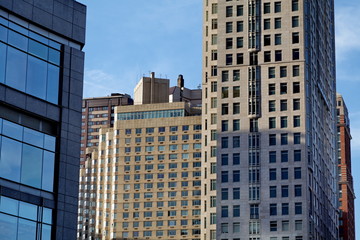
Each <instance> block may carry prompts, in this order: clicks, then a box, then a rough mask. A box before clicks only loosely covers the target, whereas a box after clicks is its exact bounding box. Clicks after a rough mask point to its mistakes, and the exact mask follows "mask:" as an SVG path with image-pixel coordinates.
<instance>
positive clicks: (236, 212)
mask: <svg viewBox="0 0 360 240" xmlns="http://www.w3.org/2000/svg"><path fill="white" fill-rule="evenodd" d="M233 217H240V205H234V206H233Z"/></svg>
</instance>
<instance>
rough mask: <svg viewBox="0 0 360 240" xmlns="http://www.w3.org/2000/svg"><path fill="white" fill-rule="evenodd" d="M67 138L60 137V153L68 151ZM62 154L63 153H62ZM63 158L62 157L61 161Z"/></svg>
mask: <svg viewBox="0 0 360 240" xmlns="http://www.w3.org/2000/svg"><path fill="white" fill-rule="evenodd" d="M67 145H68V142H67V138H63V137H61V138H60V154H66V153H67ZM60 156H61V155H60ZM61 160H63V159H62V158H60V161H61Z"/></svg>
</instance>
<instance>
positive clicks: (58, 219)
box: [56, 210, 64, 239]
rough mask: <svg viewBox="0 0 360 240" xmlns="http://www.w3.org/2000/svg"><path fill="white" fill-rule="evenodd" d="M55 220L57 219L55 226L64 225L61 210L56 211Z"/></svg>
mask: <svg viewBox="0 0 360 240" xmlns="http://www.w3.org/2000/svg"><path fill="white" fill-rule="evenodd" d="M56 220H57V226H64V211H61V210H59V211H57V216H56ZM56 239H58V238H56Z"/></svg>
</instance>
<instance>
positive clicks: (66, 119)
mask: <svg viewBox="0 0 360 240" xmlns="http://www.w3.org/2000/svg"><path fill="white" fill-rule="evenodd" d="M61 121H62V122H65V123H68V122H69V110H68V109H67V108H63V109H62V116H61ZM61 136H63V135H61ZM63 137H64V136H63Z"/></svg>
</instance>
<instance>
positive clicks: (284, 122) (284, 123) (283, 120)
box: [280, 116, 288, 128]
mask: <svg viewBox="0 0 360 240" xmlns="http://www.w3.org/2000/svg"><path fill="white" fill-rule="evenodd" d="M287 126H288V124H287V117H286V116H284V117H280V127H281V128H287Z"/></svg>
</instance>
